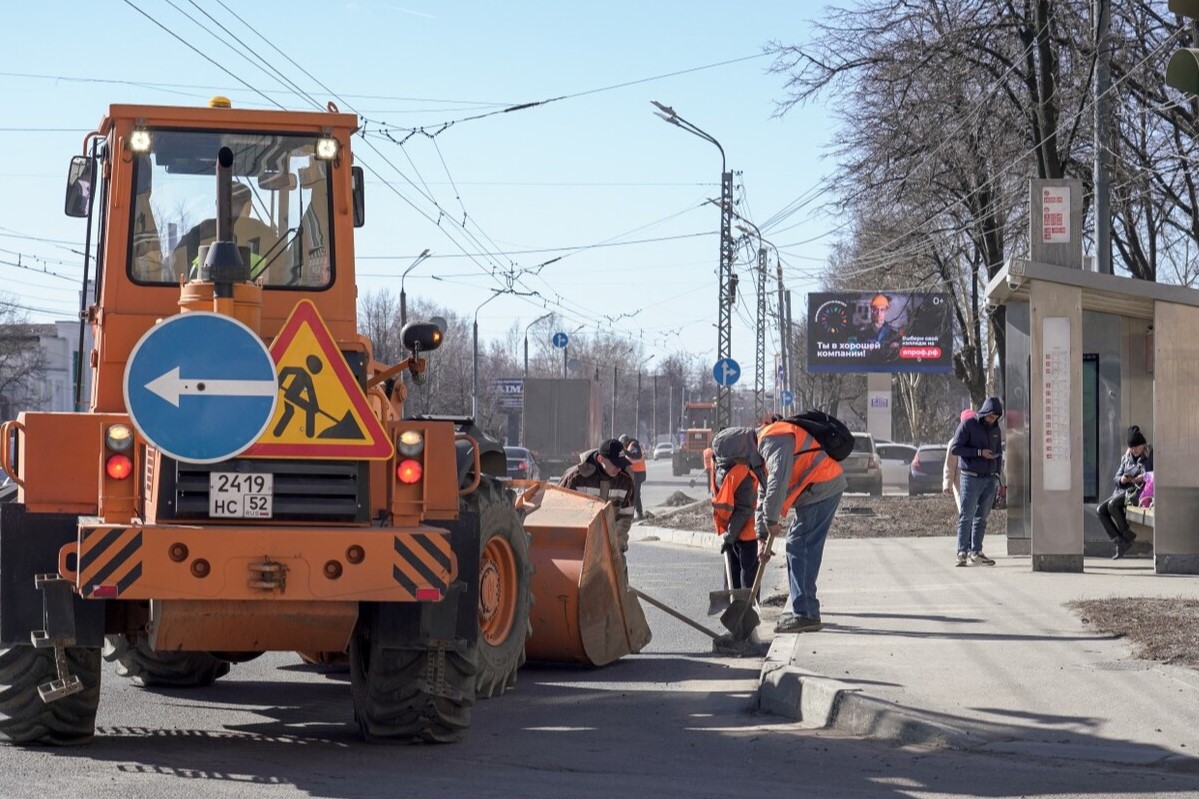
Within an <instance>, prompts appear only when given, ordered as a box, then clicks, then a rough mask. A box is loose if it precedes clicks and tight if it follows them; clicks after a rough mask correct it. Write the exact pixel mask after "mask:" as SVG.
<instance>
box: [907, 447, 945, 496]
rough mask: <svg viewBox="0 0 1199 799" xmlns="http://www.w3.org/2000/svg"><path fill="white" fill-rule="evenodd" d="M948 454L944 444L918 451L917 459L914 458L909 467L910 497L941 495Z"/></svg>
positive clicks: (922, 448)
mask: <svg viewBox="0 0 1199 799" xmlns="http://www.w3.org/2000/svg"><path fill="white" fill-rule="evenodd" d="M946 453H947V451H946V448H945V446H944V445H942V444H931V445H927V446H923V447H921V448H920V449H918V450H916V457H914V458H912V464H911V466H909V467H908V495H909V496H913V497H914V496H916V495H917V494H940V493H941V475H942V474H943V470H944V469H945V456H946Z"/></svg>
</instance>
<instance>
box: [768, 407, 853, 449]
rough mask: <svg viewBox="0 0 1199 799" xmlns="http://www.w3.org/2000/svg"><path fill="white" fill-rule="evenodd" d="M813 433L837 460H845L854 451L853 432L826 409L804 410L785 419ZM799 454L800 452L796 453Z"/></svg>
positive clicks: (821, 446) (822, 446)
mask: <svg viewBox="0 0 1199 799" xmlns="http://www.w3.org/2000/svg"><path fill="white" fill-rule="evenodd" d="M783 421H784V422H788V423H790V424H793V425H797V426H799V427H802V428H803V429H804V430H807V431H808V432H809V433H811V434H812V437H813V438H815V439H816V441H817V443H819V444H820V448H821V449H822V450H824V451H825V453H826V454H827V455H828V456H829V457H830V458H832V459H833V460H835V461H843V460H845V459H846V458H848V457H849V453H851V452H853V433H851V432H849V428H848V427H846V426H845V422H842V421H841V420H840V419H838V418H837V417H836V416H830V415H829V414H827V413H825V412H824V411H804V412H803V413H799V414H796V415H795V416H788V417H787V418H785V419H783ZM796 454H797V455H798V454H799V453H798V452H797V453H796Z"/></svg>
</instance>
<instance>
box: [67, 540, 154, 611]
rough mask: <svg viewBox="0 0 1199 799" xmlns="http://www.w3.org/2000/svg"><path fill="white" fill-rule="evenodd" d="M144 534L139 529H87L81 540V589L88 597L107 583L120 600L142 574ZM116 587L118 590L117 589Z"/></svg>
mask: <svg viewBox="0 0 1199 799" xmlns="http://www.w3.org/2000/svg"><path fill="white" fill-rule="evenodd" d="M142 540H143V539H142V533H141V530H139V529H137V528H116V529H97V530H85V531H84V532H83V534H82V535H81V536H80V542H79V588H80V591H81V593H82V594H83V596H84V597H87V598H90V597H92V596H94V595H95V593H96V590H97V589H98V588H100V587H101V586H107V588H106V589H105V591H104V592H103V593H104V596H105V598H106V599H116V598H117V597H119V596H120V595H121V594H122V593H123V592H124V591H127V590H128V589H129V588H131V587H132V586H133V585H134V584H135V583H136V582H137V581H138V579H139V578H140V577H141V576H142V552H141V550H142ZM113 586H115V593H114V590H113V588H112V587H113Z"/></svg>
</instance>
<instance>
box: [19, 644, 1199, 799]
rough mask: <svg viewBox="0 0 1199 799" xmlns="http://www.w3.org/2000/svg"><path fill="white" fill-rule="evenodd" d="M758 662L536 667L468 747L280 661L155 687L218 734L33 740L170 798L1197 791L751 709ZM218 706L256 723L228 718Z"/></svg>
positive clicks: (120, 731)
mask: <svg viewBox="0 0 1199 799" xmlns="http://www.w3.org/2000/svg"><path fill="white" fill-rule="evenodd" d="M757 670H758V663H757V661H754V660H750V661H737V660H733V659H723V658H716V657H684V656H676V655H670V654H654V655H649V656H641V657H633V658H627V659H625V660H623V661H620V662H618V663H616V664H613V665H612V666H609V667H607V668H603V669H591V668H581V667H565V668H564V667H547V666H530V667H527V668H525V669H523V670H522V671H521V674H520V679H519V683H518V685H517V688H516V689H515V691H513V692H511V693H509V694H508V695H506V696H503V697H500V698H497V699H492V700H488V701H485V702H480V703H479V704H477V705H476V706H475V709H474V722H473V726H472V729H471V731H470V733H469V734H468V736H467V738H466V740H465V741H464V742H462V743H460V744H454V745H444V746H439V745H433V746H372V745H368V744H364V743H362V742H361V741H359V740H358V738H357V734H356V730H355V726H354V721H353V712H352V709H351V705H350V695H349V688H348V686H347V685H346V684H345V683H344V682H343V681H340V680H338V679H336V677H337V676H339V675H329V679H327V680H323V681H322V680H315V681H312V680H309V681H306V682H294V681H289V676H290V671H289V670H288V669H286V668H283V669H279V670H277V673H278V676H279V679H278V680H277V681H274V680H253V681H249V680H246V681H238V680H236V679H232V680H229V679H226V680H223V681H221V682H218V683H217V684H215V685H213V686H211V687H209V688H204V689H196V690H192V691H166V690H164V691H158V692H154V693H153V694H149V693H148V695H147V697H146V701H147V702H151V703H161V704H170V705H172V706H174V707H184V708H187V709H194V710H195V711H196V713H197V716H198V715H199V714H200V713H201V712H203V713H204V714H205V718H206V719H215V721H213V722H210V723H211V728H208V729H177V728H173V727H165V726H164V727H163V728H155V727H152V726H142V727H106V728H102V729H101V730H99V731H98V732H99V736H98V737H97V739H96V741H95V743H94V744H92V745H91V746H88V747H83V748H77V749H52V750H40V751H41V752H43V753H48V754H49V755H52V756H53V757H54V758H55V759H56V760H59V761H62V762H61V763H60V764H59V765H60V766H61V767H63V768H65V769H77V770H80V771H84V770H86V772H87V773H88V776H89V779H91V780H93V781H98V782H99V781H104V780H106V779H107V780H109V781H112V782H114V785H113V789H114V792H115V793H119V794H120V795H122V796H134V795H137V796H151V795H154V796H161V795H164V793H163V792H161V789H163V788H164V787H168V786H171V785H175V786H176V787H171V788H170V790H171V791H172V792H175V791H180V790H187V791H189V792H190V793H191V794H192V795H194V796H197V797H199V796H208V795H212V794H214V793H217V789H216V788H215V787H213V788H208V789H206V788H205V787H203V786H204V784H205V783H223V784H226V785H229V787H227V788H222V789H221V790H220V795H221V796H231V795H235V794H234V793H233V791H235V790H239V788H238V787H236V786H261V785H269V786H274V787H275V788H280V789H287V788H289V787H294V789H295V790H296V791H297V792H302V793H303V795H305V796H313V797H341V798H342V799H377V797H380V796H399V795H405V794H413V795H417V796H420V797H422V799H428V798H430V797H440V796H465V795H469V796H489V797H490V796H496V797H509V796H531V797H547V798H548V797H554V798H555V799H560V797H562V796H570V797H592V796H595V797H600V796H618V795H627V796H654V797H656V798H658V797H667V796H689V797H690V796H721V797H727V796H752V795H761V796H766V795H777V794H778V792H779V791H780V790H782V789H784V788H785V786H793V787H794V788H795V790H796V791H798V792H800V793H804V794H806V795H813V796H830V795H834V794H835V795H841V796H849V795H853V796H872V797H896V799H898V798H899V797H910V796H912V795H913V793H914V792H916V793H919V792H921V791H929V792H934V793H937V794H961V795H969V796H987V797H991V796H993V797H1001V796H1010V795H1038V796H1052V795H1054V794H1069V795H1079V794H1088V793H1094V794H1105V795H1106V794H1110V793H1113V792H1123V793H1129V794H1138V793H1141V794H1146V795H1148V794H1151V793H1161V792H1168V791H1184V790H1193V789H1194V788H1195V785H1196V784H1195V782H1194V777H1193V776H1192V775H1182V774H1177V773H1170V772H1167V771H1163V770H1160V769H1148V768H1131V767H1129V766H1127V765H1125V764H1117V763H1103V762H1101V763H1099V764H1096V763H1095V762H1088V761H1083V760H1072V759H1058V758H1055V757H1045V756H1040V755H1038V754H1037V753H1032V754H1030V753H1028V752H1020V753H1018V754H1017V753H1012V754H995V753H987V754H979V753H970V752H948V751H944V750H936V749H924V748H916V749H913V748H910V747H909V748H899V747H896V746H892V745H888V744H883V743H878V742H867V741H862V740H859V739H856V738H850V737H845V736H841V735H838V734H835V733H829V732H814V731H805V730H800V729H799V728H798V727H797V726H796V725H793V724H790V723H786V722H784V721H783V720H781V719H779V718H777V717H772V716H765V715H761V714H757V713H755V712H754V711H753V703H754V701H755V699H754V692H753V690H752V689H748V688H746V686H747V685H749V684H751V683H752V682H753V681H755V680H756V677H757ZM664 679H665V680H667V681H666V682H664ZM730 681H732V682H730ZM222 708H228V709H230V710H231V711H236V712H238V714H239V718H240V719H245V715H244V714H245V713H255V714H257V716H258V718H259V720H257V721H249V722H244V721H239V722H238V723H231V724H224V725H222V724H221V722H220V715H219V714H220V713H221V712H222ZM1014 716H1015V714H1013V719H1012V721H1013V722H1015V723H1013V724H1010V725H1007V726H1006V727H1005V728H1004V729H1006V730H1010V735H1011V736H1012V737H1014V738H1016V739H1019V737H1020V736H1021V732H1022V729H1025V728H1022V726H1021V724H1020V723H1019V722H1020V721H1026V722H1028V727H1027V728H1026V729H1027V731H1028V732H1029V733H1030V737H1035V736H1040V735H1042V734H1043V733H1044V730H1040V729H1034V725H1045V724H1046V723H1050V724H1060V725H1062V726H1063V727H1069V728H1070V729H1069V730H1068V736H1069V742H1070V743H1071V744H1072V745H1075V746H1079V747H1087V746H1090V747H1094V748H1095V751H1096V752H1102V751H1103V748H1104V747H1108V746H1112V745H1116V744H1119V745H1121V747H1122V751H1123V752H1124V753H1125V754H1130V755H1131V756H1132V759H1134V760H1136V761H1138V762H1142V763H1154V762H1156V761H1161V763H1159V764H1164V763H1165V761H1166V760H1167V759H1169V758H1170V757H1171V753H1170V752H1169V751H1167V750H1165V749H1162V748H1160V747H1154V746H1150V745H1144V744H1132V743H1126V742H1114V741H1109V740H1106V739H1104V738H1103V737H1102V736H1101V735H1100V734H1099V733H1098V732H1097V728H1098V725H1099V722H1098V721H1097V720H1095V719H1088V718H1085V717H1060V718H1047V717H1045V716H1037V715H1036V714H1031V715H1029V716H1028V717H1027V718H1025V719H1018V718H1015V717H1014ZM939 718H941V719H942V720H943V721H944V722H945V723H946V724H951V725H956V724H958V723H959V722H960V721H961V720H960V719H954V718H953V717H949V716H941V717H939ZM1080 730H1081V731H1080ZM1066 734H1067V731H1063V736H1064V737H1065V735H1066ZM1101 759H1102V758H1096V760H1101ZM734 764H735V767H734ZM106 768H107V769H108V771H109V772H110V773H109V774H105V770H106ZM982 775H985V778H982ZM164 780H165V781H166V782H164ZM174 780H183V781H186V782H184V783H173V782H172V781H174ZM180 784H182V785H187V786H190V787H188V788H185V789H181V788H179V787H178V785H180ZM801 787H802V788H803V790H802V791H800V788H801ZM834 788H835V790H834ZM172 795H173V794H172ZM272 795H279V794H277V793H272Z"/></svg>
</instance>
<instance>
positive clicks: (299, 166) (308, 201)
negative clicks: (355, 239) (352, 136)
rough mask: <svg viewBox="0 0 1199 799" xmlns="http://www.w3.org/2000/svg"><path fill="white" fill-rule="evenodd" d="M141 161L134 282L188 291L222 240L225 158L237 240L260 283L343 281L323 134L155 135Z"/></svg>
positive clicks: (299, 285)
mask: <svg viewBox="0 0 1199 799" xmlns="http://www.w3.org/2000/svg"><path fill="white" fill-rule="evenodd" d="M149 135H150V147H149V149H148V150H147V151H146V152H144V153H140V154H138V155H136V156H135V158H134V164H133V182H134V188H133V213H132V219H131V225H130V231H129V236H130V247H129V253H130V255H129V276H130V277H131V278H132V279H133V280H134V282H137V283H142V284H151V285H153V284H161V285H168V284H169V285H178V284H179V282H180V280H186V279H190V278H193V277H196V276H198V274H199V268H200V265H201V260H202V259H201V258H200V248H201V247H203V246H205V245H208V244H212V243H213V242H214V241H215V240H216V207H217V202H216V177H215V175H216V158H217V153H218V152H219V151H220V149H221V148H222V147H228V148H230V149H231V150H232V151H233V154H234V161H233V188H232V204H231V210H232V215H233V235H234V238H235V240H236V241H237V244H238V247H239V248H241V252H242V257H243V259H247V258H248V260H249V268H250V279H251V280H253V281H255V282H260V283H262V285H263V286H264V287H265V288H268V289H293V290H294V289H323V288H327V287H328V286H329V285H331V283H332V281H333V269H334V264H333V261H332V253H333V247H332V225H331V223H330V220H331V216H332V214H331V205H332V202H331V197H332V191H331V186H330V169H329V163H328V162H327V161H322V160H319V159H317V158H316V155H315V146H316V137H315V136H311V135H309V136H296V135H273V134H252V133H212V132H205V131H178V130H151V131H149Z"/></svg>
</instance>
